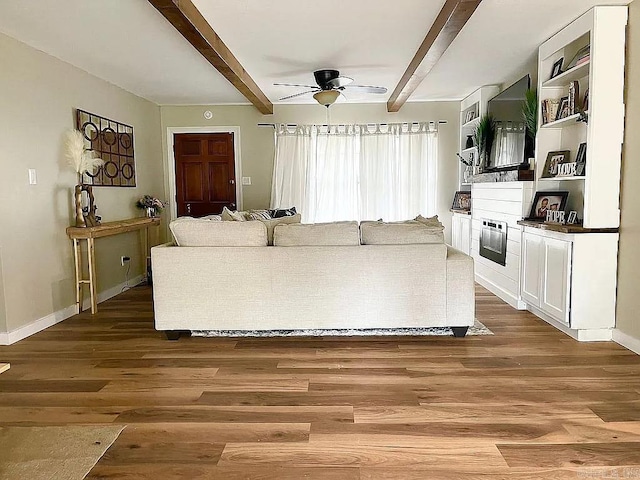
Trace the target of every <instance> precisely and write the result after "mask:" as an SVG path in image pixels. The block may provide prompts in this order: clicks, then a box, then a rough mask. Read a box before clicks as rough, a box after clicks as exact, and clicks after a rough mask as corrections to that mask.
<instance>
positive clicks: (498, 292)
mask: <svg viewBox="0 0 640 480" xmlns="http://www.w3.org/2000/svg"><path fill="white" fill-rule="evenodd" d="M476 282H477V283H479V284H480V285H482V286H483V287H484V288H486V289H487V290H489V291H490V292H491V293H493V294H494V295H495V296H497V297H500V298H501V299H502V300H504V301H505V302H507V303H508V304H509V305H511V306H512V307H513V308H515V309H516V310H526V309H527V305H526V304H525V303H524V302H523V301H522V300H520V299H519V298H518V297H516V296H515V295H514V294H513V293H511V292H508V291H507V290H505V289H504V288H502V287H500V286H499V285H496V284H495V283H493V282H492V281H491V280H487V279H486V278H484V277H483V276H482V275H479V274H478V273H476Z"/></svg>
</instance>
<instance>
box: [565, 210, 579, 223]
mask: <svg viewBox="0 0 640 480" xmlns="http://www.w3.org/2000/svg"><path fill="white" fill-rule="evenodd" d="M576 223H578V212H576V211H575V210H571V211H570V212H569V217H568V218H567V225H575V224H576Z"/></svg>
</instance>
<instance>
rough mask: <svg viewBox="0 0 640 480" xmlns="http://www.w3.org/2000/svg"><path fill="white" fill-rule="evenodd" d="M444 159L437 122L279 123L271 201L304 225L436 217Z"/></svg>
mask: <svg viewBox="0 0 640 480" xmlns="http://www.w3.org/2000/svg"><path fill="white" fill-rule="evenodd" d="M437 159H438V137H437V126H436V124H433V123H432V124H429V123H420V124H390V125H346V126H345V125H341V126H331V127H329V128H326V127H320V126H298V127H296V128H293V129H292V128H288V127H286V126H283V125H279V126H277V127H276V156H275V162H274V171H273V185H272V195H271V206H272V208H288V207H291V206H295V207H297V208H298V210H299V211H300V212H301V213H302V220H303V222H330V221H339V220H377V219H379V218H382V219H384V220H385V221H394V220H405V219H408V218H413V217H415V216H416V215H418V214H422V215H434V214H435V211H436V188H437Z"/></svg>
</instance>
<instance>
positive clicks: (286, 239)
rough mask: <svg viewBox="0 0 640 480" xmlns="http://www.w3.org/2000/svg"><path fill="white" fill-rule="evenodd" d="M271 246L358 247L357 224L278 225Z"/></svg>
mask: <svg viewBox="0 0 640 480" xmlns="http://www.w3.org/2000/svg"><path fill="white" fill-rule="evenodd" d="M273 244H274V245H275V246H277V247H300V246H309V245H359V244H360V238H359V231H358V222H333V223H314V224H302V223H298V224H290V225H287V224H285V225H278V226H277V227H276V228H275V231H274V235H273Z"/></svg>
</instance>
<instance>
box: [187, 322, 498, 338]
mask: <svg viewBox="0 0 640 480" xmlns="http://www.w3.org/2000/svg"><path fill="white" fill-rule="evenodd" d="M191 335H192V336H194V337H368V336H381V337H384V336H428V337H431V336H439V337H445V336H452V335H453V332H452V331H451V329H450V328H449V327H431V328H344V329H342V328H341V329H321V328H318V329H315V328H314V329H303V330H194V331H192V332H191ZM467 335H493V332H492V331H491V330H489V329H488V328H487V327H486V326H485V325H484V324H482V323H480V322H479V321H478V320H476V321H475V324H474V325H473V327H469V330H468V331H467Z"/></svg>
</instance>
